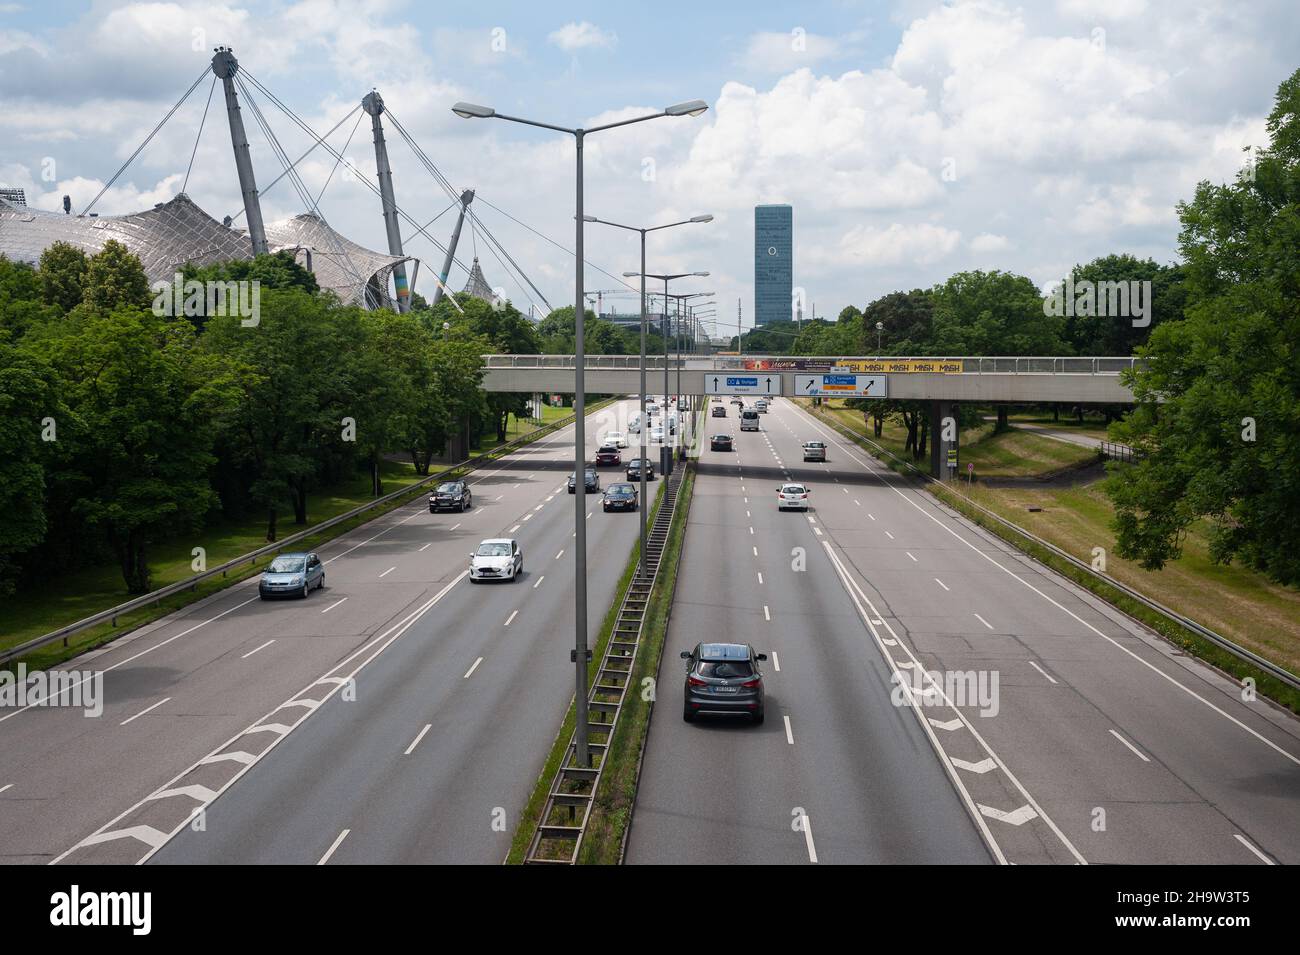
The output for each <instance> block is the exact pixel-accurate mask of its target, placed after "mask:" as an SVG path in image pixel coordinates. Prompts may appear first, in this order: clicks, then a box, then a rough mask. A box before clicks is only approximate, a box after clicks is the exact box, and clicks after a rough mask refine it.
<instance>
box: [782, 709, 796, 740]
mask: <svg viewBox="0 0 1300 955" xmlns="http://www.w3.org/2000/svg"><path fill="white" fill-rule="evenodd" d="M781 719H783V720H785V741H786V742H787V743H789V744H790V745H791V746H793V745H794V730H792V729H791V728H790V717H788V716H783V717H781Z"/></svg>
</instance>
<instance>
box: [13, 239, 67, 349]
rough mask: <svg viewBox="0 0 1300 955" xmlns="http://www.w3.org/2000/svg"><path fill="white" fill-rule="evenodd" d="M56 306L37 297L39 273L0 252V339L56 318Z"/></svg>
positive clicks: (38, 294)
mask: <svg viewBox="0 0 1300 955" xmlns="http://www.w3.org/2000/svg"><path fill="white" fill-rule="evenodd" d="M59 314H60V312H59V308H58V307H57V306H55V305H46V304H44V302H43V301H42V300H41V282H40V276H39V274H38V273H37V271H36V270H35V269H33V268H32V267H31V266H30V265H28V264H27V263H26V262H11V261H10V260H9V259H8V258H6V257H5V256H3V255H0V341H17V340H18V339H19V338H21V337H22V336H23V335H25V334H26V333H27V332H28V331H30V330H31V329H33V328H43V327H44V326H45V325H47V324H49V323H50V322H52V321H54V320H55V319H57V318H58V317H59Z"/></svg>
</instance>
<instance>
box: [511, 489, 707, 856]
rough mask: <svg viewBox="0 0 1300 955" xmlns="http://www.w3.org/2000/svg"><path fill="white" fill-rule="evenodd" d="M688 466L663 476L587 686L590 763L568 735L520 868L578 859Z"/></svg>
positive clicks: (625, 694) (629, 681) (629, 680)
mask: <svg viewBox="0 0 1300 955" xmlns="http://www.w3.org/2000/svg"><path fill="white" fill-rule="evenodd" d="M688 466H689V464H688V463H684V464H679V465H678V466H677V467H675V468H674V469H673V473H672V474H671V475H668V476H667V477H665V478H664V481H665V482H666V487H665V488H664V496H663V499H662V500H661V501H660V502H659V510H658V511H657V512H656V513H655V519H654V523H653V524H652V525H651V526H650V530H649V532H648V534H647V535H646V552H645V572H644V573H643V572H642V570H641V568H640V566H638V568H637V570H636V571H634V572H633V575H632V580H631V582H630V583H629V584H628V588H627V592H626V593H625V594H624V595H623V600H622V602H621V603H620V604H619V608H618V614H617V615H616V616H615V618H614V629H613V631H612V632H611V633H610V636H609V642H608V644H607V645H606V647H605V653H604V656H603V657H602V658H601V662H600V669H599V670H597V671H596V679H595V680H593V681H592V684H591V691H590V694H589V696H588V704H587V706H588V721H587V731H588V734H589V736H590V737H593V739H592V741H591V742H589V743H588V744H587V745H588V749H589V750H590V752H591V755H592V757H593V759H592V764H593V765H591V766H580V765H578V764H577V762H576V761H575V756H576V751H577V745H576V742H575V740H574V738H573V737H572V736H570V738H569V743H568V746H567V747H566V748H565V751H564V758H563V759H562V760H561V761H560V767H559V769H558V770H556V773H555V776H554V777H553V778H552V780H551V784H550V786H549V787H548V789H547V795H546V801H545V802H544V803H543V805H542V812H541V815H540V816H539V817H538V823H537V827H536V828H535V829H534V830H533V837H532V840H531V841H530V842H529V845H528V852H527V854H526V855H525V856H524V864H525V865H574V864H575V863H576V862H577V861H578V853H579V851H581V849H582V838H583V836H584V835H585V834H586V831H587V823H588V821H589V820H590V819H591V809H592V806H593V805H594V804H595V801H596V792H597V790H598V788H599V787H600V780H601V777H602V774H603V773H604V769H605V759H606V757H607V756H608V754H609V746H610V744H611V743H612V742H613V739H614V731H615V729H616V728H617V726H618V717H619V715H620V714H621V713H622V711H623V701H624V700H625V698H626V696H627V692H628V690H629V689H630V688H631V680H632V673H633V670H634V668H635V667H636V654H637V650H638V649H639V647H640V644H641V631H642V628H643V627H644V626H645V617H646V613H647V611H648V609H649V606H650V598H651V595H652V594H653V593H654V588H655V585H656V583H658V580H659V564H660V560H661V558H662V557H663V552H664V548H665V547H666V546H667V544H668V532H669V530H670V528H671V527H672V523H673V515H674V514H676V513H677V504H678V502H679V500H680V498H681V489H682V485H683V484H684V483H685V481H684V478H685V476H686V467H688ZM566 815H567V817H568V818H567V824H564V825H562V824H558V821H557V818H556V817H557V816H558V817H559V820H564V817H565V816H566Z"/></svg>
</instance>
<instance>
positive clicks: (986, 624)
mask: <svg viewBox="0 0 1300 955" xmlns="http://www.w3.org/2000/svg"><path fill="white" fill-rule="evenodd" d="M971 612H972V613H974V611H971ZM975 619H976V620H978V621H979V622H980V623H982V624H984V626H986V627H988V628H989V629H990V630H992V629H993V624H991V623H989V622H988V621H987V620H985V619H984V618H983V617H981V616H980V615H979V614H975Z"/></svg>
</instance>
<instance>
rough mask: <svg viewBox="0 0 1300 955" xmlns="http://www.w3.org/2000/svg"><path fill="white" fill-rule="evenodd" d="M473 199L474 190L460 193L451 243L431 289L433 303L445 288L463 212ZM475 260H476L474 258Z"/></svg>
mask: <svg viewBox="0 0 1300 955" xmlns="http://www.w3.org/2000/svg"><path fill="white" fill-rule="evenodd" d="M473 201H474V190H473V189H466V190H465V191H464V192H462V193H461V194H460V214H459V215H458V216H457V217H456V228H455V229H453V230H452V233H451V244H450V245H448V246H447V257H446V258H445V259H443V261H442V271H441V272H439V273H438V287H437V288H436V289H434V290H433V304H434V305H437V304H438V301H439V300H440V299H441V298H442V293H443V291H444V290H445V289H446V288H447V277H448V276H449V275H451V263H452V260H453V259H454V258H455V257H456V245H457V244H458V243H459V242H460V229H461V226H463V225H464V224H465V212H466V211H467V210H468V209H469V204H470V203H471V202H473ZM475 261H476V262H477V261H478V260H477V259H475Z"/></svg>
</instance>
